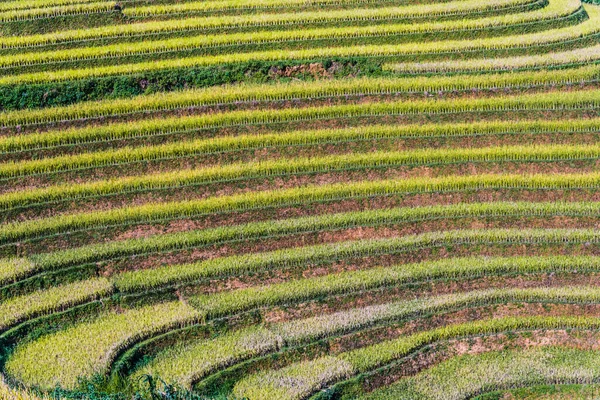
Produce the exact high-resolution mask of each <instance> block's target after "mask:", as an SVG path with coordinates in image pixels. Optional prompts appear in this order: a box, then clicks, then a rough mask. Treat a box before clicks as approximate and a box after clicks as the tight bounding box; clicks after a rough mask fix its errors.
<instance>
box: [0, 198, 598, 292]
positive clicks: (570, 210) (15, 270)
mask: <svg viewBox="0 0 600 400" xmlns="http://www.w3.org/2000/svg"><path fill="white" fill-rule="evenodd" d="M599 213H600V203H501V202H499V203H473V204H456V205H444V206H442V205H438V206H425V207H413V208H410V207H406V208H394V209H383V210H365V211H357V212H349V213H340V214H326V215H318V216H310V217H302V218H291V219H284V220H276V221H265V222H250V223H247V224H243V225H234V226H221V227H217V228H211V229H201V230H194V231H187V232H177V233H169V234H162V235H155V236H150V237H147V238H139V239H127V240H120V241H113V242H105V243H97V244H92V245H87V246H82V247H76V248H73V249H67V250H60V251H54V252H50V253H41V254H33V255H30V256H28V257H26V258H12V259H0V277H1V278H2V279H0V283H2V284H9V283H11V282H14V281H18V280H19V279H21V278H23V277H27V276H30V275H32V274H35V273H40V272H45V271H57V270H60V269H63V268H68V267H73V266H78V265H83V264H87V263H92V262H100V261H107V260H114V259H122V258H126V257H131V256H139V255H147V254H155V253H160V252H168V251H175V250H184V249H190V248H201V247H206V246H211V245H219V244H225V243H235V242H243V241H251V240H259V239H269V238H277V237H285V236H287V235H294V234H300V233H310V232H320V231H326V230H330V231H333V230H339V229H348V228H353V227H369V226H371V227H375V226H389V225H396V224H403V223H414V222H425V221H433V220H443V219H447V220H454V219H462V218H481V219H490V218H491V219H503V218H515V217H530V218H531V217H535V218H551V217H555V216H569V217H597V216H599V215H598V214H599ZM381 243H386V242H385V241H384V242H381ZM310 249H311V250H310V251H308V252H307V253H302V251H301V250H299V253H296V250H292V252H291V253H289V251H281V252H274V253H268V254H266V255H258V256H257V257H256V259H252V260H249V259H247V258H245V257H241V258H240V257H236V256H234V257H228V258H223V259H219V260H218V261H208V262H206V263H197V264H192V265H184V266H177V267H174V268H172V269H175V270H178V271H186V270H187V271H190V272H191V271H194V270H196V271H204V270H206V271H216V272H215V273H217V272H218V271H219V270H221V272H220V273H217V275H223V274H225V275H226V274H235V273H236V272H235V271H236V270H237V268H239V264H240V263H244V262H246V263H247V264H248V268H250V266H251V265H256V268H258V269H261V268H265V267H268V266H269V265H271V264H272V265H273V266H278V265H281V266H286V265H288V264H289V263H290V262H292V261H293V263H295V264H297V263H298V262H309V261H310V262H313V263H314V262H318V261H324V260H327V259H328V258H332V257H334V256H336V255H335V253H334V252H335V251H336V249H337V247H336V245H328V244H326V245H323V246H321V247H319V246H317V247H315V248H310ZM313 251H316V253H313ZM363 251H366V253H364V254H363V253H362V252H363ZM372 251H375V252H379V251H385V248H381V249H374V248H372V247H371V245H367V246H366V247H364V248H363V249H362V250H360V251H359V250H356V249H355V253H349V255H348V256H350V254H354V256H356V257H360V256H361V255H363V256H366V255H368V254H370V253H369V252H372ZM292 253H293V254H294V255H293V256H291V257H292V258H291V259H289V258H288V257H289V254H292ZM303 257H304V258H303ZM306 257H308V258H306ZM337 257H341V254H338V255H337ZM269 260H270V261H269ZM265 263H266V264H265ZM269 263H271V264H269ZM19 266H20V268H19ZM169 268H171V267H169ZM232 271H233V272H232ZM150 274H152V273H150ZM138 275H140V276H142V278H143V277H144V276H145V274H144V273H140V274H137V273H136V274H134V275H133V277H132V276H127V275H125V277H120V278H117V279H121V280H122V281H123V282H125V281H126V280H127V279H128V278H131V279H133V280H137V278H135V277H136V276H138ZM193 276H194V274H193V273H192V276H191V277H193ZM201 277H202V275H201ZM176 278H181V279H182V280H183V281H185V280H187V279H190V278H187V279H186V275H185V274H180V275H177V276H176ZM163 283H164V282H163ZM124 286H125V285H124ZM124 286H122V288H124Z"/></svg>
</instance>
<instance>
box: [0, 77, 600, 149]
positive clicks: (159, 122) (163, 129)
mask: <svg viewBox="0 0 600 400" xmlns="http://www.w3.org/2000/svg"><path fill="white" fill-rule="evenodd" d="M452 79H456V78H455V77H453V78H452ZM390 89H391V88H387V89H383V88H379V89H374V92H375V93H381V92H383V93H385V90H389V92H390V93H392V92H394V91H395V90H393V89H392V90H390ZM342 93H343V91H342ZM333 95H335V94H334V93H333V92H330V93H328V94H327V96H333ZM123 104H127V103H123ZM189 105H190V104H188V106H189ZM180 106H183V104H178V105H173V108H179V107H180ZM598 107H600V90H595V89H587V90H575V91H568V92H565V91H562V92H549V93H535V94H522V95H512V96H497V97H494V98H476V99H466V98H463V99H443V100H403V101H394V102H369V103H363V104H343V105H334V106H318V107H301V108H284V109H263V110H237V111H229V112H217V113H214V114H205V115H195V116H189V117H170V118H160V119H150V120H144V121H139V122H130V123H115V124H110V125H106V126H91V127H90V126H88V127H84V128H73V129H67V130H58V131H49V132H41V133H32V134H28V135H23V136H16V137H14V138H13V137H7V138H2V139H0V149H2V150H4V151H8V152H10V151H15V150H19V149H23V148H25V149H27V148H35V147H42V148H43V147H56V146H65V145H77V144H79V145H83V144H86V143H95V142H107V141H114V140H127V139H134V138H144V137H150V136H166V135H171V134H175V133H185V132H194V131H199V130H202V129H212V128H222V127H229V126H244V125H266V124H276V123H289V122H299V121H315V120H324V119H341V118H361V117H375V116H385V115H390V116H397V115H421V114H436V115H445V114H455V113H486V112H507V111H537V110H545V111H562V110H580V109H585V108H598ZM42 113H43V112H42ZM11 114H12V113H11ZM13 115H14V114H13ZM9 118H10V117H9ZM494 123H497V121H496V122H490V124H494ZM519 123H520V122H516V123H515V124H517V125H518V124H519ZM524 123H525V122H524ZM591 123H592V122H587V121H581V122H577V123H575V122H573V124H574V126H577V127H580V126H588V127H589V125H590V124H591Z"/></svg>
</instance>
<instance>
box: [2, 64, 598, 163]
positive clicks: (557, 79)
mask: <svg viewBox="0 0 600 400" xmlns="http://www.w3.org/2000/svg"><path fill="white" fill-rule="evenodd" d="M599 72H600V67H599V66H597V65H589V66H584V67H580V68H576V69H565V70H553V71H527V72H518V73H513V74H494V75H473V76H461V77H444V76H439V77H418V78H356V79H339V80H330V81H323V80H320V81H317V82H289V83H286V84H240V85H236V86H223V87H214V88H210V89H193V90H184V91H177V92H166V93H165V92H160V93H156V94H150V95H145V96H137V97H134V98H132V99H115V100H112V99H111V100H102V101H91V102H82V103H77V104H74V105H69V106H62V107H51V108H41V109H30V110H19V111H9V112H4V113H0V125H2V126H4V127H14V126H23V125H34V124H35V125H37V124H46V123H51V122H63V121H75V120H87V119H97V118H101V117H115V116H124V115H130V114H134V113H142V112H160V111H169V110H174V109H178V108H189V107H204V106H211V105H224V104H238V103H244V102H257V101H261V102H267V101H287V100H304V99H306V100H310V99H317V98H327V97H341V96H367V95H384V94H395V93H423V92H439V91H455V90H456V91H461V90H463V91H464V90H473V89H495V88H505V87H508V88H510V87H524V88H527V87H531V86H544V85H560V84H569V83H585V82H593V81H596V80H597V79H598V77H599ZM546 96H547V97H551V96H552V94H548V95H546ZM255 112H257V111H256V110H255ZM180 119H183V120H184V121H189V120H190V119H189V118H185V117H180ZM168 121H170V122H173V120H172V119H165V120H160V121H158V120H152V122H146V123H144V122H143V121H142V122H139V121H131V122H129V123H128V124H119V125H109V126H107V127H103V129H108V130H118V129H121V130H122V129H124V128H126V127H127V126H134V127H135V129H136V130H145V131H148V129H149V128H150V127H151V125H152V124H161V123H162V124H166V123H168ZM249 122H250V121H249ZM132 124H133V125H132ZM165 128H166V129H173V128H169V127H168V126H166V127H165ZM191 128H193V125H190V124H187V125H185V126H183V127H181V128H179V129H191ZM93 129H94V128H91V127H90V128H86V129H84V130H83V131H84V132H92V131H93ZM158 129H164V128H160V127H158ZM175 129H176V128H175ZM81 132H82V130H81V129H67V130H64V129H63V130H61V131H54V132H51V133H46V134H44V135H35V134H28V135H16V136H8V137H3V138H0V151H2V152H14V151H23V150H28V149H43V148H52V147H56V146H61V145H74V144H80V143H82V142H83V143H84V142H85V138H86V137H89V138H90V139H94V140H95V141H97V140H102V138H103V136H99V135H93V134H89V133H88V134H85V135H84V134H82V133H81ZM104 136H108V137H115V139H120V140H123V139H127V138H128V137H135V135H131V134H129V135H123V134H121V135H118V134H116V133H115V132H114V131H113V132H112V133H111V134H110V135H104ZM138 136H142V137H143V136H144V135H138ZM68 137H72V140H68V139H67V138H68ZM40 138H46V139H44V140H40ZM105 140H108V139H105Z"/></svg>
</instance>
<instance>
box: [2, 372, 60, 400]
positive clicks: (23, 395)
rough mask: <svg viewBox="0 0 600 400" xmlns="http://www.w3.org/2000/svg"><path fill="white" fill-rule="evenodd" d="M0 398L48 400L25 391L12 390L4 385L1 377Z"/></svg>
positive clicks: (48, 399)
mask: <svg viewBox="0 0 600 400" xmlns="http://www.w3.org/2000/svg"><path fill="white" fill-rule="evenodd" d="M0 397H2V398H3V399H10V400H50V398H48V397H46V396H40V395H37V394H35V393H33V392H30V391H27V390H17V389H12V388H11V387H10V386H8V385H7V384H6V382H5V381H4V378H3V377H0Z"/></svg>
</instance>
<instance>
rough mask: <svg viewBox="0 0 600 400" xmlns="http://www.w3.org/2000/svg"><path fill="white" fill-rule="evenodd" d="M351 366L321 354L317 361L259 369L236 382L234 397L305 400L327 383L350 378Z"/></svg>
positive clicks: (252, 399) (249, 399) (352, 371)
mask: <svg viewBox="0 0 600 400" xmlns="http://www.w3.org/2000/svg"><path fill="white" fill-rule="evenodd" d="M353 373H354V370H353V368H352V365H351V364H350V363H347V362H344V361H343V360H340V359H339V358H337V357H330V356H324V357H320V358H318V359H316V360H311V361H304V362H300V363H295V364H292V365H290V366H287V367H285V368H282V369H280V370H276V371H266V372H259V373H257V374H255V375H250V377H248V378H245V379H242V380H241V381H240V382H238V383H237V384H236V385H235V388H234V392H233V393H234V396H235V398H240V399H247V400H254V399H256V400H258V399H273V400H285V399H290V400H291V399H305V398H307V397H308V396H309V395H310V394H312V393H314V392H316V391H318V390H319V389H321V388H323V387H325V386H326V385H327V384H329V383H330V382H336V381H339V380H342V379H346V378H349V377H350V376H351V375H352V374H353Z"/></svg>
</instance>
